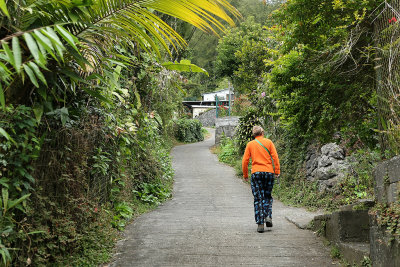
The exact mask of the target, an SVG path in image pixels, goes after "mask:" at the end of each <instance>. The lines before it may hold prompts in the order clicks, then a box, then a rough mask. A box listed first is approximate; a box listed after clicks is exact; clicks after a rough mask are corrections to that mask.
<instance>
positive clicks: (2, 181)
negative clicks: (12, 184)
mask: <svg viewBox="0 0 400 267" xmlns="http://www.w3.org/2000/svg"><path fill="white" fill-rule="evenodd" d="M9 181H10V180H9V179H8V178H6V177H3V178H0V185H2V186H3V187H6V188H8V182H9ZM1 205H2V204H0V207H1Z"/></svg>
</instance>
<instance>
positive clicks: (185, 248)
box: [110, 138, 334, 267]
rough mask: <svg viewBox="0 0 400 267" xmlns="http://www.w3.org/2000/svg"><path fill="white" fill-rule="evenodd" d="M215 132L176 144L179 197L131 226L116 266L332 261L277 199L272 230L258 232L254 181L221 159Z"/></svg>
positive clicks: (317, 263) (176, 190)
mask: <svg viewBox="0 0 400 267" xmlns="http://www.w3.org/2000/svg"><path fill="white" fill-rule="evenodd" d="M213 144H214V138H210V139H208V140H206V141H204V142H201V143H196V144H189V145H183V146H177V147H175V148H174V149H173V151H172V157H173V167H174V169H175V187H174V198H173V199H172V200H170V201H168V202H166V203H165V204H163V205H161V206H160V207H159V208H157V209H156V210H155V211H152V212H150V213H148V214H145V215H142V216H141V217H139V218H138V219H136V220H135V222H134V223H132V224H131V225H129V226H128V227H127V228H126V230H125V233H124V235H125V238H124V239H123V240H121V241H119V242H118V244H117V248H116V250H117V254H116V255H115V257H114V261H113V262H112V263H111V264H110V266H271V267H275V266H307V267H311V266H318V267H321V266H332V265H334V264H333V263H332V260H331V258H330V256H329V252H328V250H327V249H326V248H325V247H324V246H323V244H322V241H321V240H320V239H319V238H317V237H315V236H314V234H313V233H312V232H311V231H307V230H300V229H298V228H297V227H296V226H295V225H293V224H292V223H290V222H288V221H287V220H286V219H285V216H286V215H288V214H287V213H291V212H292V210H293V208H287V207H285V206H284V205H283V204H282V203H281V202H278V201H275V202H274V205H273V224H274V227H273V228H272V230H271V231H268V232H264V233H257V232H256V228H257V226H256V224H255V222H254V215H253V196H252V194H251V189H250V186H249V185H248V184H245V183H244V182H242V180H241V179H238V178H237V177H236V176H235V172H234V170H233V169H232V168H231V167H228V166H226V165H224V164H222V163H219V162H218V159H217V157H216V156H215V155H213V154H211V152H210V150H209V148H210V147H211V146H212V145H213Z"/></svg>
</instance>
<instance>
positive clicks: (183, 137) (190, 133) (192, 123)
mask: <svg viewBox="0 0 400 267" xmlns="http://www.w3.org/2000/svg"><path fill="white" fill-rule="evenodd" d="M201 128H202V125H201V122H200V121H199V120H190V119H179V120H177V121H175V138H176V139H177V140H178V141H180V142H185V143H192V142H198V141H203V140H204V136H203V134H202V131H201Z"/></svg>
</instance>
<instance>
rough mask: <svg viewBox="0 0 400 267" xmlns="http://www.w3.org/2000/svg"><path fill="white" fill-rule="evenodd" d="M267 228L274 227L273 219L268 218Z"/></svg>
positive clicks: (266, 220) (266, 221)
mask: <svg viewBox="0 0 400 267" xmlns="http://www.w3.org/2000/svg"><path fill="white" fill-rule="evenodd" d="M265 226H267V227H272V219H271V218H266V219H265Z"/></svg>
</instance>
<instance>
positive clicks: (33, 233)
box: [28, 231, 46, 235]
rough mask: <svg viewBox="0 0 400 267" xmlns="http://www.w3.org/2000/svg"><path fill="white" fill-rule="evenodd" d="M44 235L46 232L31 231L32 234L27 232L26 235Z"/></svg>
mask: <svg viewBox="0 0 400 267" xmlns="http://www.w3.org/2000/svg"><path fill="white" fill-rule="evenodd" d="M44 233H46V231H33V232H29V233H28V235H35V234H44Z"/></svg>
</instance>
